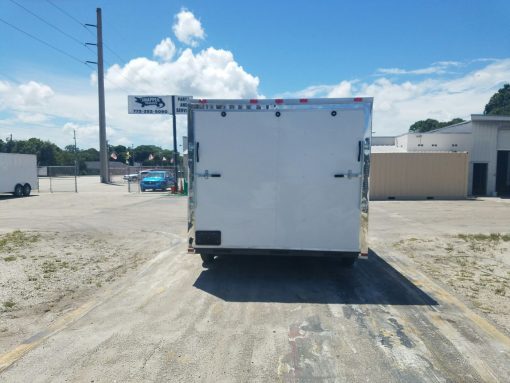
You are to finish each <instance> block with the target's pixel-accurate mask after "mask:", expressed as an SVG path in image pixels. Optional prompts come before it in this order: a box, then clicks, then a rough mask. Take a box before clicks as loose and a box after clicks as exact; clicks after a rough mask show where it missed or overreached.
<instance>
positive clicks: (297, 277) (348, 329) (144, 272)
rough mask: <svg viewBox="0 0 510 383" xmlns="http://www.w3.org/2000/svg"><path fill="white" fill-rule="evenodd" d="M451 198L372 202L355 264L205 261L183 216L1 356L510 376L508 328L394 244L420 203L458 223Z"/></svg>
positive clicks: (36, 375)
mask: <svg viewBox="0 0 510 383" xmlns="http://www.w3.org/2000/svg"><path fill="white" fill-rule="evenodd" d="M150 201H154V203H158V204H160V205H161V201H159V199H158V198H153V199H151V200H150ZM150 201H149V200H148V201H147V202H146V203H147V204H150V203H151V202H150ZM158 201H159V202H158ZM185 202H186V201H185V199H177V198H174V199H171V200H168V204H169V206H171V211H172V212H173V216H172V217H170V216H169V217H168V218H167V219H168V220H169V222H171V221H172V220H173V219H177V220H178V221H179V222H182V221H184V219H185V215H186V203H185ZM413 203H414V204H415V205H414V207H413V205H412V204H413ZM449 203H450V202H439V201H438V202H436V203H435V204H434V201H427V202H422V204H425V205H420V207H418V208H417V206H416V204H417V202H408V203H407V204H406V203H395V202H377V203H374V204H372V207H373V209H372V217H371V224H372V226H371V228H370V229H371V237H372V246H371V248H372V250H371V253H370V255H369V259H368V260H366V261H359V262H358V263H357V265H356V266H355V267H354V268H352V269H346V268H342V267H341V266H340V265H339V264H338V263H337V262H336V261H334V260H329V259H321V258H292V257H281V258H275V257H243V258H231V257H221V258H218V259H217V260H216V261H215V263H214V264H213V266H212V267H211V268H209V269H204V268H202V266H201V261H200V259H199V257H198V256H196V255H190V254H187V252H186V237H185V236H184V235H183V231H182V228H180V227H178V225H173V224H170V227H171V228H173V229H172V230H169V231H170V232H169V236H171V238H172V243H173V246H172V247H171V248H169V249H168V250H166V251H164V252H162V253H160V254H158V255H157V256H155V257H154V258H153V259H152V260H151V261H150V262H148V263H147V264H145V265H144V266H142V268H141V269H139V270H138V271H137V273H135V274H132V275H130V276H129V277H127V278H126V279H124V280H122V281H120V282H118V283H116V284H114V285H112V286H110V287H108V288H105V289H104V290H102V291H101V292H100V293H98V294H97V296H96V297H94V299H92V300H91V301H90V302H88V303H86V304H85V305H82V306H80V307H78V308H75V309H74V310H72V311H69V312H68V313H65V314H64V315H63V316H62V317H61V318H60V320H59V321H58V322H56V323H54V324H53V325H52V326H50V327H49V328H46V329H41V331H40V332H38V333H36V334H34V335H33V336H32V337H31V338H29V339H27V340H26V341H25V342H23V343H22V344H20V345H19V346H18V347H17V348H15V349H13V350H5V352H3V353H2V354H0V365H3V366H5V369H4V371H3V372H2V373H1V374H0V381H2V382H20V381H32V382H66V381H67V382H71V381H72V382H76V381H78V382H115V381H116V382H141V381H148V382H195V381H196V382H315V381H320V382H508V381H509V380H510V337H509V336H508V334H506V333H505V332H504V331H503V330H502V329H499V328H496V327H495V326H494V325H493V324H491V323H490V322H489V321H488V320H487V319H485V318H484V317H482V316H481V315H480V314H477V313H475V312H474V311H473V310H471V309H470V308H469V307H467V306H466V305H465V304H464V303H463V302H462V300H461V299H459V298H458V297H456V296H454V295H453V294H452V293H451V292H449V291H448V290H447V289H445V288H444V287H442V286H441V285H439V284H438V283H436V282H434V281H432V280H431V279H430V278H429V277H427V276H426V275H424V274H422V273H421V272H419V271H418V270H415V269H413V268H412V267H411V266H410V264H409V263H408V262H407V261H406V260H405V259H402V258H399V257H397V256H396V255H395V254H393V253H392V250H391V247H390V246H389V244H390V243H391V242H392V240H393V239H394V238H397V237H398V235H399V233H400V232H406V233H408V232H415V231H416V234H417V235H419V234H420V233H419V231H422V232H423V231H424V230H427V229H426V228H425V229H424V224H423V223H422V222H421V221H422V220H423V219H424V218H423V216H422V215H420V217H419V218H413V214H414V213H413V212H416V209H418V210H419V209H423V210H424V211H428V212H429V214H433V215H434V217H436V221H437V222H441V219H440V218H439V217H440V215H441V214H444V217H445V218H444V220H445V222H446V221H448V220H449V219H451V215H448V214H447V213H444V210H445V209H446V207H448V209H450V210H453V211H456V212H457V213H458V215H459V216H460V217H462V210H463V209H471V208H473V205H469V203H470V201H461V202H451V203H450V204H449ZM490 203H493V202H490ZM494 203H496V202H494ZM427 204H428V205H427ZM442 204H445V205H442ZM447 204H449V205H447ZM423 206H425V207H423ZM494 206H499V205H494ZM494 206H492V205H490V204H489V205H483V206H482V204H479V205H478V208H480V209H482V210H483V212H479V214H478V220H480V219H481V218H480V217H484V216H486V217H487V219H492V220H494V222H497V224H501V225H505V222H506V221H505V216H504V215H502V216H501V217H499V218H498V216H497V215H498V214H499V213H496V214H491V210H493V209H494ZM501 206H503V205H501ZM505 208H506V209H507V208H508V206H507V205H505ZM431 209H432V210H433V211H432V212H431V211H430V210H431ZM484 209H485V210H484ZM434 211H435V214H434ZM442 211H443V213H442ZM494 211H495V210H494ZM109 214H115V212H114V211H109ZM388 217H391V218H388ZM491 217H492V218H491ZM498 219H499V220H500V221H501V222H499V221H498ZM507 220H508V218H507ZM465 222H466V220H463V221H462V223H463V224H465ZM450 224H451V223H448V225H450ZM390 225H393V228H392V227H390ZM399 225H400V227H399ZM502 227H503V226H502ZM174 229H175V230H174ZM430 230H440V224H438V225H435V226H434V227H433V228H431V229H430ZM473 230H475V231H476V229H475V228H473ZM172 231H173V232H172ZM390 232H391V233H393V234H390Z"/></svg>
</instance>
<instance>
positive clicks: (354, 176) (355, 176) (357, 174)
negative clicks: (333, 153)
mask: <svg viewBox="0 0 510 383" xmlns="http://www.w3.org/2000/svg"><path fill="white" fill-rule="evenodd" d="M359 177H361V175H360V173H353V172H352V170H348V171H347V174H343V173H341V174H335V178H348V179H351V178H359Z"/></svg>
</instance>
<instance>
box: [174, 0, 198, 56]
mask: <svg viewBox="0 0 510 383" xmlns="http://www.w3.org/2000/svg"><path fill="white" fill-rule="evenodd" d="M172 29H173V31H174V34H175V37H177V39H178V40H179V41H180V42H182V43H184V44H186V45H190V46H192V47H196V46H197V45H198V40H203V39H204V38H205V32H204V29H203V28H202V24H201V23H200V20H197V19H196V18H195V15H194V14H193V13H192V12H190V11H188V10H187V9H185V8H183V9H181V11H180V12H179V13H178V14H177V15H175V23H174V25H173V27H172Z"/></svg>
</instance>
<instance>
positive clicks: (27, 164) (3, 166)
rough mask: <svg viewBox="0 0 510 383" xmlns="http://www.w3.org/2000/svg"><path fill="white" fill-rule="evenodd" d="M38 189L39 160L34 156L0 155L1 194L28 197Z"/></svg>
mask: <svg viewBox="0 0 510 383" xmlns="http://www.w3.org/2000/svg"><path fill="white" fill-rule="evenodd" d="M37 187H38V183H37V158H36V156H35V155H34V154H18V153H0V193H12V194H14V195H15V196H16V197H22V196H25V197H26V196H29V195H30V192H31V191H32V189H37Z"/></svg>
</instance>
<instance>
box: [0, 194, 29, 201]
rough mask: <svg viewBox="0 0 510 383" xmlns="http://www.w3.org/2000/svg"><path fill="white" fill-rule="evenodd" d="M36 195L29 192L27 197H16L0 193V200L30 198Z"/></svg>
mask: <svg viewBox="0 0 510 383" xmlns="http://www.w3.org/2000/svg"><path fill="white" fill-rule="evenodd" d="M32 197H38V194H30V195H29V196H28V197H16V196H14V195H12V194H0V201H7V200H10V199H20V198H32Z"/></svg>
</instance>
